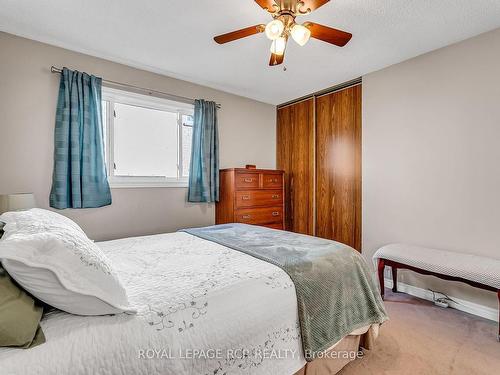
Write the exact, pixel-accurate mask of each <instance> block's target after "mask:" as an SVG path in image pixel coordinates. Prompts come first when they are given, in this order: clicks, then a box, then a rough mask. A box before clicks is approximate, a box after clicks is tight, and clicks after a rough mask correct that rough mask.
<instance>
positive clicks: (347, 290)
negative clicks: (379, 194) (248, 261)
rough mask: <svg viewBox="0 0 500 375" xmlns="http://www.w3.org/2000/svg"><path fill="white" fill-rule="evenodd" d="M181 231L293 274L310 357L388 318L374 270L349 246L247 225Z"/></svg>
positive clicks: (306, 348) (305, 349)
mask: <svg viewBox="0 0 500 375" xmlns="http://www.w3.org/2000/svg"><path fill="white" fill-rule="evenodd" d="M183 231H184V232H187V233H189V234H192V235H194V236H197V237H200V238H203V239H205V240H208V241H212V242H216V243H218V244H221V245H224V246H226V247H229V248H231V249H234V250H238V251H241V252H243V253H245V254H249V255H251V256H254V257H256V258H258V259H261V260H264V261H266V262H269V263H271V264H274V265H276V266H278V267H280V268H281V269H282V270H283V271H285V272H286V273H287V274H288V275H289V276H290V278H291V279H292V281H293V283H294V284H295V290H296V294H297V303H298V310H299V321H300V328H301V336H302V346H303V349H304V354H305V357H306V360H307V361H311V360H313V359H314V358H316V356H317V354H318V353H321V352H323V351H325V350H327V349H328V348H330V347H331V346H332V345H334V344H335V343H337V342H338V341H340V340H341V339H342V338H344V337H345V336H347V335H348V334H349V333H351V332H353V331H354V330H356V329H358V328H361V327H365V326H368V325H370V324H374V323H383V322H384V321H386V320H387V319H388V318H387V314H386V312H385V309H384V305H383V302H382V299H381V297H380V293H379V291H378V286H377V284H376V282H375V280H374V273H373V272H372V271H371V270H370V269H369V267H368V265H367V264H366V262H365V260H364V259H363V257H362V256H361V255H360V254H359V253H358V252H357V251H355V250H354V249H352V248H350V247H349V246H346V245H343V244H341V243H338V242H334V241H330V240H325V239H322V238H317V237H311V236H306V235H302V234H297V233H292V232H285V231H280V230H273V229H267V228H263V227H257V226H253V225H246V224H224V225H216V226H211V227H205V228H192V229H184V230H183Z"/></svg>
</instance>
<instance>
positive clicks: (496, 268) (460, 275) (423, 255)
mask: <svg viewBox="0 0 500 375" xmlns="http://www.w3.org/2000/svg"><path fill="white" fill-rule="evenodd" d="M373 259H374V260H375V261H378V278H379V282H380V292H381V293H382V298H384V269H385V266H389V267H391V268H392V280H393V287H392V291H393V292H397V291H398V289H397V288H398V287H397V278H398V269H408V270H412V271H415V272H418V273H421V274H424V275H433V276H436V277H439V278H441V279H445V280H451V281H460V282H463V283H466V284H469V285H471V286H474V287H476V288H481V289H486V290H490V291H493V292H496V293H497V296H498V302H499V304H500V260H499V259H493V258H487V257H481V256H477V255H471V254H464V253H456V252H453V251H445V250H436V249H428V248H424V247H417V246H409V245H402V244H393V245H387V246H384V247H382V248H380V249H379V250H377V252H376V253H375V254H374V255H373ZM499 321H500V308H499ZM498 340H499V341H500V323H499V330H498Z"/></svg>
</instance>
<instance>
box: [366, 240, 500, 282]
mask: <svg viewBox="0 0 500 375" xmlns="http://www.w3.org/2000/svg"><path fill="white" fill-rule="evenodd" d="M373 259H374V260H377V259H387V260H392V261H394V262H398V263H402V264H405V265H408V266H413V267H417V268H420V269H423V270H426V271H432V272H435V273H440V274H444V275H449V276H454V277H461V278H462V279H466V280H470V281H475V282H477V283H481V284H484V285H489V286H491V287H493V288H497V289H500V260H499V259H494V258H487V257H482V256H477V255H472V254H464V253H457V252H453V251H446V250H437V249H429V248H425V247H418V246H410V245H403V244H392V245H387V246H384V247H382V248H380V249H379V250H377V252H376V253H375V254H374V255H373Z"/></svg>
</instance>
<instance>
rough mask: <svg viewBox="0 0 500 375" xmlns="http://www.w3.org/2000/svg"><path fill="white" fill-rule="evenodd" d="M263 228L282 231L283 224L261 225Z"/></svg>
mask: <svg viewBox="0 0 500 375" xmlns="http://www.w3.org/2000/svg"><path fill="white" fill-rule="evenodd" d="M262 226H263V227H266V228H271V229H280V230H284V229H285V228H283V223H271V224H262Z"/></svg>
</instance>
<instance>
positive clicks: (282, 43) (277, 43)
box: [271, 37, 286, 56]
mask: <svg viewBox="0 0 500 375" xmlns="http://www.w3.org/2000/svg"><path fill="white" fill-rule="evenodd" d="M285 49H286V38H283V37H281V38H278V39H276V40H274V41H273V43H272V44H271V52H272V53H274V54H275V55H278V56H281V55H283V54H284V53H285Z"/></svg>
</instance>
